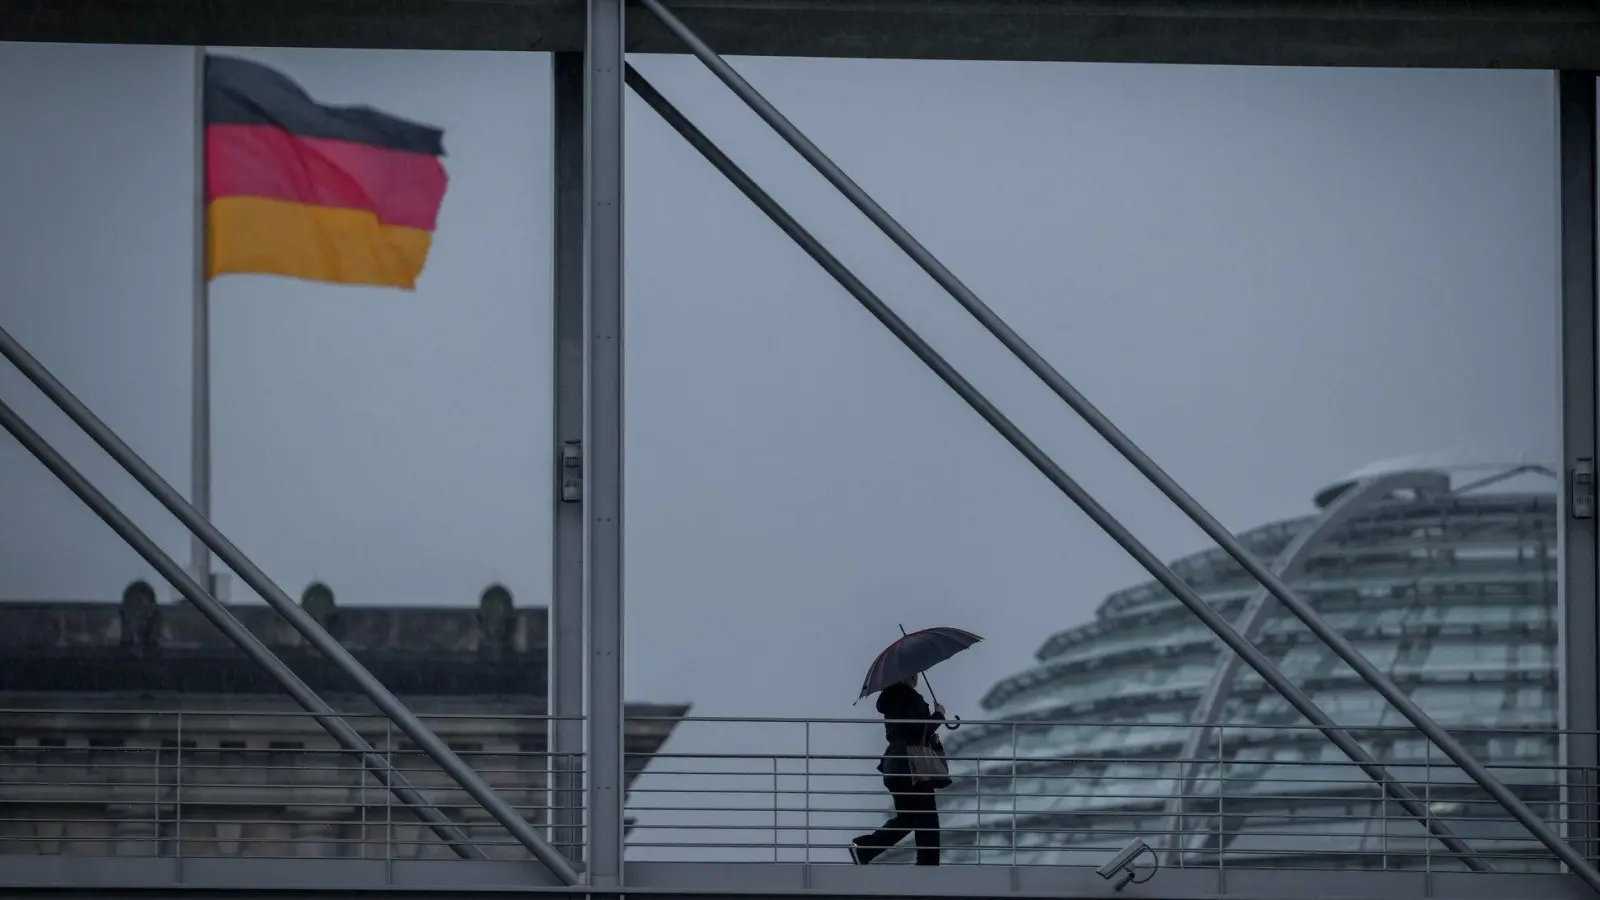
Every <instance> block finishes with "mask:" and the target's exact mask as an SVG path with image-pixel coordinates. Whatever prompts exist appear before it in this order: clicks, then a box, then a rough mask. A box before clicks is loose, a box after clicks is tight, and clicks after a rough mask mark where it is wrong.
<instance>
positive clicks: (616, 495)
mask: <svg viewBox="0 0 1600 900" xmlns="http://www.w3.org/2000/svg"><path fill="white" fill-rule="evenodd" d="M587 2H588V7H589V39H588V46H587V48H586V49H585V51H584V198H583V202H584V257H585V259H584V281H585V285H584V287H585V294H586V298H585V300H586V306H585V321H584V331H585V334H584V340H585V346H584V352H585V354H586V355H585V361H586V365H587V367H588V383H587V391H588V394H587V397H586V398H585V402H586V403H587V405H588V417H587V420H586V421H585V423H584V440H583V446H584V468H585V474H586V478H585V481H586V486H585V494H586V496H585V498H584V517H585V528H586V532H585V538H586V539H585V552H586V556H585V559H584V566H585V584H584V588H585V591H586V594H587V602H588V611H589V619H588V625H589V635H588V640H589V710H588V721H587V725H588V736H589V741H588V786H589V791H588V822H587V826H588V827H587V838H588V846H587V849H586V851H585V854H584V859H585V861H586V862H587V863H588V872H589V885H590V887H592V888H598V889H600V890H601V891H607V890H614V889H617V888H620V887H622V886H623V885H622V883H623V877H622V876H623V871H622V838H623V827H624V826H623V815H622V804H623V796H622V793H623V791H622V788H623V783H624V782H623V708H622V672H623V641H622V637H623V627H622V622H623V559H624V555H623V552H622V539H623V528H622V515H623V511H624V506H623V502H622V488H623V485H622V479H623V465H622V454H623V421H622V420H623V380H624V379H623V359H624V356H623V305H622V301H623V297H622V294H623V264H622V259H623V257H622V238H623V232H622V226H623V220H622V201H623V118H624V116H623V113H624V105H623V100H624V96H623V95H624V91H623V85H622V70H623V65H624V62H623V2H624V0H587Z"/></svg>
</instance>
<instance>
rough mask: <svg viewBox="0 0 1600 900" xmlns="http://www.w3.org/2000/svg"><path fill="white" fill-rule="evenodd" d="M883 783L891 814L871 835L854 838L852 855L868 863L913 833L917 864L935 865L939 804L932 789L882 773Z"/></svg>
mask: <svg viewBox="0 0 1600 900" xmlns="http://www.w3.org/2000/svg"><path fill="white" fill-rule="evenodd" d="M883 786H884V787H885V788H888V790H889V793H890V794H891V795H892V796H893V797H894V815H893V816H891V817H890V818H889V821H887V822H885V823H883V827H882V828H879V829H878V830H877V831H874V832H873V833H871V834H863V835H862V836H860V837H858V838H856V839H855V844H856V847H857V848H859V849H858V850H857V851H856V856H857V858H858V859H860V860H861V862H862V863H863V864H865V863H869V862H872V861H873V860H874V859H876V858H877V857H878V856H879V855H880V854H882V853H883V851H885V850H888V849H889V848H890V847H893V846H894V845H895V844H898V843H900V842H901V841H903V840H905V837H906V835H908V834H914V835H915V836H916V842H917V865H919V866H937V865H938V864H939V805H938V803H937V802H935V800H934V795H933V791H932V790H931V789H929V788H925V787H918V786H916V785H915V784H913V783H912V781H911V779H910V778H907V777H906V776H904V775H889V776H884V779H883Z"/></svg>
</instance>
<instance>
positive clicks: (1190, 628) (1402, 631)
mask: <svg viewBox="0 0 1600 900" xmlns="http://www.w3.org/2000/svg"><path fill="white" fill-rule="evenodd" d="M1498 458H1500V459H1514V460H1515V462H1507V463H1505V464H1488V465H1485V464H1469V463H1459V462H1454V461H1449V462H1437V461H1429V464H1427V465H1422V464H1420V463H1419V462H1418V461H1415V460H1413V461H1407V462H1406V463H1405V464H1401V465H1393V466H1383V465H1379V466H1369V467H1366V468H1365V469H1363V470H1361V471H1360V472H1358V473H1356V474H1354V475H1352V476H1351V477H1349V478H1347V479H1344V480H1342V481H1340V482H1336V483H1334V484H1333V485H1330V486H1329V487H1326V488H1324V489H1322V490H1321V491H1318V492H1317V494H1316V502H1317V505H1318V506H1319V507H1320V509H1319V511H1318V512H1317V513H1316V514H1313V515H1309V516H1305V517H1303V518H1297V519H1292V520H1288V521H1283V522H1275V523H1272V524H1268V525H1263V526H1261V527H1259V528H1255V529H1252V530H1251V531H1248V532H1246V533H1244V534H1241V535H1240V538H1241V540H1243V541H1244V543H1245V544H1246V546H1248V547H1249V548H1250V550H1251V551H1252V552H1253V553H1255V554H1256V555H1257V556H1258V557H1259V558H1261V559H1263V560H1266V561H1269V562H1271V564H1272V565H1273V566H1274V568H1276V569H1277V570H1278V571H1279V572H1280V574H1283V575H1284V577H1285V578H1286V579H1287V580H1288V581H1289V583H1290V584H1291V585H1292V586H1293V587H1294V589H1295V590H1296V592H1297V593H1299V595H1300V596H1301V597H1303V598H1305V599H1306V600H1308V601H1309V602H1310V603H1311V604H1312V605H1313V606H1314V607H1315V608H1316V609H1317V611H1318V612H1319V613H1320V614H1321V615H1322V616H1323V617H1324V618H1325V619H1326V620H1327V621H1328V622H1329V623H1330V624H1332V625H1333V626H1335V627H1336V628H1338V629H1339V630H1340V632H1341V633H1342V634H1343V635H1344V636H1345V637H1346V638H1347V639H1348V640H1349V641H1350V642H1352V643H1353V644H1354V645H1355V646H1356V647H1357V649H1359V650H1360V652H1361V653H1362V654H1364V655H1365V656H1366V657H1367V659H1369V660H1371V661H1372V662H1373V663H1374V664H1375V665H1377V666H1378V667H1379V668H1380V669H1382V670H1383V671H1384V672H1386V673H1388V675H1389V677H1390V678H1392V679H1394V680H1395V682H1396V683H1397V684H1399V685H1400V686H1401V687H1402V688H1404V689H1405V690H1407V691H1408V692H1409V694H1410V696H1411V698H1412V699H1413V700H1414V701H1415V702H1416V703H1417V704H1418V705H1419V706H1421V707H1422V708H1423V709H1424V710H1425V711H1427V712H1428V713H1429V714H1430V715H1431V716H1433V717H1434V719H1435V720H1436V721H1438V722H1439V723H1440V724H1442V725H1444V726H1445V727H1447V728H1449V729H1451V731H1452V733H1454V734H1455V735H1456V737H1457V738H1458V739H1459V740H1461V741H1462V742H1463V743H1464V744H1465V745H1466V746H1467V747H1468V749H1469V750H1470V751H1471V752H1473V753H1474V755H1475V756H1476V757H1477V758H1478V759H1479V760H1481V761H1483V762H1485V763H1486V764H1488V765H1489V766H1490V767H1491V768H1492V769H1493V770H1494V771H1495V772H1496V773H1497V774H1498V775H1499V776H1500V777H1501V779H1502V780H1503V781H1505V782H1506V783H1507V784H1508V785H1510V786H1512V787H1513V788H1514V789H1515V790H1517V792H1518V793H1519V794H1520V795H1521V796H1522V797H1523V798H1524V800H1526V801H1527V802H1528V803H1529V804H1530V805H1531V806H1532V807H1533V809H1534V811H1535V812H1536V813H1537V814H1539V815H1541V817H1545V818H1547V820H1548V819H1549V818H1552V817H1553V816H1552V813H1553V812H1554V810H1553V804H1554V803H1555V802H1556V801H1557V800H1558V798H1559V780H1558V779H1559V771H1558V770H1557V769H1556V766H1557V765H1558V762H1559V758H1560V757H1559V753H1560V748H1559V746H1558V743H1557V739H1556V736H1555V735H1554V734H1552V733H1551V732H1552V731H1553V730H1554V729H1556V728H1557V727H1558V723H1559V717H1560V713H1559V702H1558V679H1559V668H1558V663H1559V660H1558V657H1557V646H1558V644H1557V621H1558V620H1557V584H1556V571H1557V560H1556V552H1557V534H1556V528H1557V521H1556V498H1555V494H1554V487H1553V485H1554V482H1553V481H1552V478H1551V476H1550V474H1549V469H1548V467H1546V466H1542V465H1538V464H1534V463H1529V462H1528V461H1527V460H1526V459H1524V458H1523V457H1521V456H1518V457H1498ZM1173 568H1174V570H1175V571H1176V572H1177V573H1178V575H1179V576H1180V577H1182V578H1183V579H1184V580H1185V581H1186V582H1188V583H1189V584H1190V585H1191V586H1192V587H1194V589H1195V590H1196V591H1197V592H1199V593H1200V595H1201V596H1202V597H1204V598H1205V599H1206V600H1207V601H1208V602H1210V603H1212V604H1213V605H1214V606H1215V607H1216V608H1217V609H1218V610H1219V611H1220V612H1222V613H1223V614H1224V615H1226V616H1227V617H1228V618H1229V619H1230V620H1232V621H1234V622H1235V623H1237V624H1236V627H1238V628H1239V630H1240V631H1241V632H1244V633H1246V634H1247V636H1252V639H1253V641H1254V643H1255V644H1256V645H1257V646H1259V647H1261V648H1262V649H1263V650H1264V651H1265V652H1266V653H1267V655H1268V657H1269V658H1271V659H1272V661H1273V662H1274V663H1275V664H1276V665H1277V666H1278V668H1279V669H1281V670H1282V671H1283V672H1284V673H1285V674H1287V675H1288V676H1289V677H1290V678H1292V679H1294V681H1295V682H1296V683H1297V684H1298V685H1300V686H1301V687H1302V688H1304V689H1305V690H1306V691H1307V693H1308V694H1310V696H1311V697H1312V699H1313V700H1314V701H1315V702H1316V703H1317V704H1318V705H1319V706H1321V707H1322V708H1323V709H1324V710H1325V711H1327V712H1328V713H1329V714H1330V715H1332V716H1333V718H1334V719H1335V720H1336V721H1338V722H1339V723H1340V724H1342V725H1345V726H1348V727H1349V728H1350V729H1351V731H1352V734H1353V735H1354V736H1355V737H1356V739H1357V740H1358V741H1360V742H1361V743H1362V744H1363V745H1365V746H1366V747H1367V749H1368V750H1370V751H1371V752H1372V753H1373V754H1374V755H1375V756H1376V757H1377V758H1378V759H1379V760H1381V761H1382V762H1383V763H1384V764H1385V765H1387V766H1388V767H1389V768H1390V771H1391V773H1392V774H1393V775H1394V777H1395V778H1397V779H1400V780H1403V781H1406V782H1408V783H1410V784H1411V785H1412V787H1413V790H1414V791H1415V792H1416V793H1417V795H1418V796H1419V797H1426V801H1427V804H1428V808H1429V811H1430V815H1433V816H1437V817H1438V818H1440V819H1441V820H1446V821H1448V824H1449V825H1450V827H1451V829H1452V830H1453V831H1455V832H1456V833H1457V834H1458V835H1460V836H1461V837H1462V838H1463V839H1464V840H1466V841H1467V842H1468V843H1469V844H1470V845H1471V846H1472V847H1473V849H1474V850H1476V851H1477V852H1479V853H1480V854H1483V855H1484V856H1486V857H1489V858H1490V861H1491V862H1492V864H1493V865H1494V866H1495V867H1496V868H1497V869H1500V870H1502V871H1527V870H1538V869H1544V868H1547V864H1546V863H1545V862H1544V861H1543V859H1542V858H1538V857H1541V856H1542V855H1543V854H1542V853H1536V852H1535V851H1538V850H1540V849H1541V848H1538V847H1537V845H1535V844H1534V843H1533V842H1532V841H1531V839H1530V838H1529V837H1528V836H1527V834H1526V832H1525V831H1524V830H1523V829H1522V828H1521V826H1519V825H1517V824H1516V823H1514V822H1513V821H1511V820H1510V819H1509V818H1508V817H1507V816H1506V814H1505V813H1504V812H1503V811H1502V810H1501V809H1500V808H1499V807H1498V806H1497V805H1495V804H1494V803H1493V802H1492V801H1490V800H1489V799H1488V798H1487V796H1486V795H1485V794H1484V793H1483V792H1482V791H1481V790H1480V789H1479V788H1478V787H1477V786H1476V785H1475V784H1473V783H1472V782H1471V781H1470V780H1469V779H1467V778H1466V777H1465V775H1464V774H1463V773H1461V772H1460V771H1459V770H1458V769H1456V768H1455V767H1454V765H1453V764H1451V763H1450V762H1449V761H1448V760H1447V759H1445V757H1444V755H1443V754H1442V753H1441V752H1440V751H1439V750H1437V749H1436V748H1430V746H1429V745H1428V743H1427V742H1426V741H1424V740H1423V739H1422V738H1421V736H1420V735H1418V734H1417V733H1416V731H1415V729H1413V728H1411V727H1410V726H1409V723H1407V722H1406V720H1405V719H1404V718H1403V717H1402V716H1401V715H1400V714H1399V713H1398V712H1397V711H1395V710H1393V709H1392V708H1390V707H1389V706H1388V705H1387V704H1386V703H1385V702H1384V701H1383V700H1382V698H1381V697H1379V696H1378V694H1377V693H1376V692H1375V691H1374V690H1373V689H1372V688H1371V687H1369V686H1368V685H1367V684H1366V683H1365V682H1363V681H1362V680H1361V679H1360V678H1359V677H1358V676H1357V675H1356V674H1355V673H1354V672H1353V671H1352V670H1351V669H1350V668H1349V667H1348V666H1347V665H1345V663H1344V662H1343V661H1342V660H1340V659H1339V658H1338V657H1337V656H1335V655H1334V654H1333V652H1332V651H1330V650H1329V649H1328V648H1327V647H1326V646H1324V645H1323V644H1322V642H1321V641H1319V640H1317V638H1316V637H1315V636H1314V635H1312V634H1311V633H1310V632H1309V631H1308V630H1307V629H1306V628H1305V626H1304V625H1302V624H1301V623H1300V622H1299V621H1298V620H1297V619H1295V618H1294V617H1293V616H1292V615H1290V614H1289V613H1288V612H1287V611H1286V610H1285V609H1284V608H1283V607H1282V605H1281V604H1280V603H1279V602H1278V601H1276V600H1275V599H1272V598H1270V597H1269V596H1268V595H1266V594H1265V592H1264V591H1262V590H1261V589H1260V587H1259V585H1258V584H1257V583H1256V582H1255V581H1254V580H1253V579H1252V578H1251V577H1250V576H1249V575H1248V573H1246V572H1245V571H1244V570H1243V569H1242V568H1241V567H1240V566H1239V565H1238V564H1237V563H1235V562H1234V561H1233V560H1232V559H1231V558H1230V557H1228V556H1227V554H1226V553H1224V552H1223V551H1221V550H1211V551H1208V552H1205V553H1200V554H1196V555H1193V556H1189V557H1186V558H1184V559H1181V560H1178V561H1177V562H1176V563H1174V564H1173ZM1247 620H1249V621H1247ZM1219 647H1220V645H1219V643H1218V642H1217V641H1216V640H1215V638H1214V637H1213V636H1212V635H1211V633H1210V632H1209V631H1207V630H1206V629H1205V627H1204V626H1202V625H1201V624H1200V623H1199V622H1198V621H1196V620H1195V619H1194V617H1193V616H1192V615H1190V614H1189V613H1188V611H1187V610H1186V609H1185V608H1184V607H1183V606H1182V605H1181V604H1180V603H1179V602H1178V601H1177V599H1176V598H1175V597H1173V596H1172V595H1171V594H1169V593H1168V592H1167V591H1166V590H1165V589H1164V588H1162V587H1160V586H1159V585H1158V584H1155V583H1154V582H1151V583H1148V584H1142V585H1139V586H1136V587H1132V588H1129V589H1126V590H1123V591H1119V592H1118V593H1115V594H1113V595H1111V596H1110V597H1109V598H1107V599H1106V600H1105V601H1104V602H1103V603H1102V604H1101V606H1100V607H1099V609H1098V610H1097V612H1096V614H1095V617H1094V619H1093V620H1092V621H1090V622H1088V623H1086V624H1083V625H1079V626H1077V627H1073V628H1069V629H1067V630H1065V631H1061V632H1059V633H1056V634H1054V635H1053V636H1051V637H1050V638H1049V639H1048V640H1046V641H1045V643H1044V645H1043V647H1041V648H1040V650H1039V651H1038V653H1037V655H1036V660H1035V662H1034V664H1033V665H1032V666H1031V667H1030V668H1028V669H1027V670H1026V671H1023V672H1021V673H1019V674H1017V675H1014V676H1012V677H1010V678H1007V679H1004V680H1003V681H1001V682H1000V683H998V684H996V685H995V686H994V687H993V688H992V689H991V690H990V691H989V692H988V694H987V695H986V696H985V698H984V700H983V706H984V707H985V709H986V710H987V712H986V714H985V716H984V718H985V719H990V720H1000V719H1003V720H1007V721H1008V722H1011V723H1014V724H1008V725H990V726H967V727H965V728H963V729H961V730H960V731H958V732H955V733H951V734H949V735H948V737H947V739H946V747H947V749H948V752H949V754H950V756H951V768H952V772H953V774H954V775H955V776H956V779H957V780H956V783H955V784H954V785H953V786H952V787H951V788H950V789H948V790H946V791H943V792H941V794H940V798H941V799H940V805H941V809H942V811H943V813H944V815H943V824H944V828H945V829H946V830H945V837H944V844H945V847H946V848H947V852H946V857H945V858H946V862H948V863H952V864H974V863H976V864H991V863H993V864H1017V865H1091V866H1098V865H1100V864H1101V863H1103V862H1104V861H1105V860H1106V859H1107V858H1109V857H1110V855H1111V853H1113V852H1115V850H1117V849H1118V848H1121V847H1122V846H1124V845H1126V844H1127V843H1128V842H1129V841H1130V840H1132V839H1133V838H1134V837H1141V838H1143V839H1144V840H1146V841H1147V842H1148V843H1149V844H1150V845H1151V847H1152V848H1154V849H1156V850H1158V851H1160V852H1161V853H1162V862H1163V864H1164V865H1168V866H1171V865H1207V866H1215V865H1218V864H1222V865H1226V866H1253V867H1282V866H1293V867H1297V868H1307V867H1312V868H1315V867H1328V866H1340V867H1371V868H1390V869H1394V868H1401V869H1415V868H1425V867H1429V868H1431V869H1433V870H1458V869H1461V868H1462V864H1461V863H1460V862H1459V861H1458V860H1456V859H1453V858H1451V857H1450V856H1449V855H1448V851H1445V850H1444V849H1443V847H1442V846H1441V845H1440V844H1439V843H1437V842H1436V841H1434V840H1432V839H1429V838H1427V837H1425V832H1424V831H1423V828H1422V826H1421V825H1420V824H1419V823H1418V822H1417V821H1416V820H1415V819H1413V818H1410V817H1408V816H1407V815H1406V813H1404V812H1403V811H1402V810H1400V809H1399V807H1398V806H1397V805H1396V804H1394V803H1392V802H1387V801H1385V800H1384V799H1383V798H1382V795H1381V793H1380V789H1379V787H1378V785H1377V784H1375V783H1374V782H1373V781H1372V780H1371V779H1370V778H1368V777H1367V776H1366V775H1365V774H1364V773H1362V772H1361V770H1359V769H1357V768H1356V767H1355V766H1354V765H1352V764H1351V763H1350V762H1349V760H1348V759H1347V758H1346V757H1345V756H1344V755H1343V754H1342V753H1341V752H1340V751H1339V750H1338V749H1337V748H1336V747H1334V745H1333V744H1332V743H1331V742H1329V741H1328V740H1327V739H1326V738H1325V737H1323V736H1322V735H1320V734H1318V733H1316V732H1315V731H1312V730H1311V729H1310V728H1309V727H1308V726H1306V723H1305V722H1304V720H1303V719H1301V718H1300V716H1299V715H1298V714H1297V713H1296V712H1294V710H1293V709H1292V708H1290V707H1289V705H1288V703H1287V702H1285V701H1284V700H1283V698H1282V697H1280V696H1279V695H1278V694H1277V693H1276V692H1275V691H1273V690H1272V689H1271V688H1269V687H1268V686H1267V685H1266V684H1265V683H1264V682H1263V681H1262V680H1261V678H1260V677H1259V676H1257V675H1256V674H1255V673H1254V672H1253V671H1252V670H1250V669H1249V668H1248V667H1247V666H1243V665H1239V664H1238V663H1237V661H1234V662H1233V663H1232V665H1231V668H1233V669H1234V671H1233V672H1232V673H1231V674H1230V673H1228V672H1227V671H1223V670H1225V669H1226V668H1230V666H1227V665H1225V664H1227V663H1228V661H1229V660H1231V659H1232V658H1233V657H1232V654H1222V653H1219ZM1213 682H1216V683H1217V684H1216V686H1215V687H1212V689H1211V690H1210V691H1208V686H1210V685H1212V684H1213ZM1208 693H1209V694H1210V695H1212V698H1211V702H1210V703H1209V705H1208V704H1207V702H1206V700H1205V699H1204V698H1205V697H1206V696H1207V694H1208ZM1208 712H1209V715H1210V721H1211V722H1214V723H1216V724H1217V726H1218V727H1215V728H1210V729H1205V730H1204V732H1203V734H1202V732H1201V730H1200V729H1197V728H1192V727H1190V726H1189V723H1191V722H1197V723H1198V722H1202V721H1205V720H1206V716H1207V714H1208ZM1192 734H1202V736H1201V737H1198V738H1194V739H1192V742H1193V744H1192V745H1191V746H1190V747H1188V748H1186V747H1185V740H1186V738H1190V736H1191V735H1192ZM1186 750H1187V752H1186ZM1219 757H1220V759H1221V760H1222V762H1221V764H1220V766H1219V763H1218V760H1219ZM1180 759H1188V760H1193V762H1191V763H1190V766H1189V768H1188V769H1187V770H1184V769H1182V768H1180V763H1179V760H1180ZM1180 780H1183V781H1186V782H1187V784H1188V787H1187V789H1186V790H1180V786H1179V782H1180ZM1219 785H1222V786H1223V789H1221V790H1219ZM1180 796H1181V797H1183V798H1184V799H1183V800H1181V801H1180V800H1178V799H1177V798H1178V797H1180ZM1180 804H1181V805H1180ZM895 855H896V856H903V855H906V854H905V851H904V850H901V851H899V852H897V853H896V854H895ZM1550 865H1551V866H1553V864H1550Z"/></svg>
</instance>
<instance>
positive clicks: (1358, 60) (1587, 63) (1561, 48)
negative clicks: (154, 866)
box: [0, 0, 1600, 69]
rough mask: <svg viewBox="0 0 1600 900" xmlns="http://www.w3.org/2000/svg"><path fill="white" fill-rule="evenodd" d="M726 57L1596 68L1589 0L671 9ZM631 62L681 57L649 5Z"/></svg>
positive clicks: (351, 38)
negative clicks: (647, 56)
mask: <svg viewBox="0 0 1600 900" xmlns="http://www.w3.org/2000/svg"><path fill="white" fill-rule="evenodd" d="M671 6H672V8H673V10H674V11H675V12H677V13H679V14H680V15H682V16H683V18H684V20H685V21H686V22H687V23H688V24H689V25H690V27H692V28H694V29H695V31H697V32H698V33H699V34H700V35H701V36H702V37H703V38H705V40H706V41H707V42H709V43H710V44H711V45H712V46H714V47H716V48H717V49H718V50H719V51H721V52H723V53H726V54H730V55H734V56H810V57H876V58H884V59H989V60H1061V61H1082V62H1143V63H1206V64H1221V65H1277V66H1367V67H1371V66H1378V67H1412V66H1419V67H1432V68H1468V69H1480V68H1507V69H1600V3H1594V2H1592V0H1475V2H1468V0H1207V2H1204V3H1196V2H1193V0H674V2H673V3H672V4H671ZM627 34H628V50H629V52H633V53H681V52H682V47H681V46H680V45H678V44H677V43H676V42H675V41H674V40H673V39H672V37H671V35H669V34H668V33H667V32H666V31H665V29H663V28H662V27H661V26H660V24H659V23H657V22H656V21H655V20H654V19H653V18H651V17H650V16H649V15H647V14H645V13H644V11H643V10H639V9H634V10H632V11H631V13H630V16H629V20H628V24H627ZM0 40H11V41H61V42H69V43H123V44H205V45H210V46H224V47H225V46H267V47H374V48H415V49H429V50H545V51H568V50H573V51H575V50H582V49H583V43H584V0H509V2H495V0H270V2H269V0H253V2H251V0H72V2H65V0H7V2H5V3H0Z"/></svg>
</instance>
